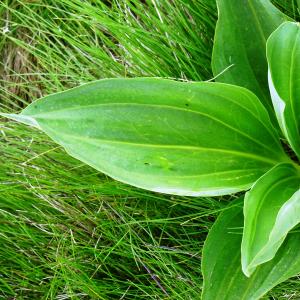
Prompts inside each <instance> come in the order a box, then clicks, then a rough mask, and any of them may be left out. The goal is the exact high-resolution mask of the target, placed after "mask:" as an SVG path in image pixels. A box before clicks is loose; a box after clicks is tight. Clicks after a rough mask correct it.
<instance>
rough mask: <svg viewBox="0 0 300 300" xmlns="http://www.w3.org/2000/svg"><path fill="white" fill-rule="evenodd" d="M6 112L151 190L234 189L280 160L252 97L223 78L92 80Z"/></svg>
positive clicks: (120, 177)
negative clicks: (194, 80) (212, 80)
mask: <svg viewBox="0 0 300 300" xmlns="http://www.w3.org/2000/svg"><path fill="white" fill-rule="evenodd" d="M9 117H11V118H14V119H16V120H18V121H23V122H25V123H27V124H29V125H33V126H36V127H39V128H41V129H42V130H43V131H44V132H45V133H47V134H48V135H49V136H50V137H51V138H52V139H54V140H55V141H56V142H57V143H59V144H60V145H62V146H63V147H64V148H65V149H66V150H67V152H68V153H70V154H71V155H72V156H74V157H76V158H78V159H79V160H81V161H83V162H85V163H87V164H88V165H90V166H92V167H94V168H96V169H97V170H100V171H102V172H104V173H106V174H108V175H110V176H111V177H113V178H115V179H118V180H120V181H123V182H126V183H129V184H132V185H135V186H137V187H141V188H145V189H148V190H152V191H157V192H164V193H172V194H179V195H192V196H196V195H220V194H228V193H233V192H237V191H240V190H244V189H247V188H249V187H250V185H251V184H252V183H253V182H254V181H255V180H257V179H258V178H259V177H260V176H261V175H262V174H264V172H266V171H267V170H269V169H270V168H271V167H272V166H274V165H275V164H276V163H277V162H280V161H284V160H285V159H286V156H285V154H284V153H283V150H282V149H281V146H280V144H279V140H278V136H277V135H276V133H275V132H274V129H273V128H272V125H271V124H270V121H269V118H268V115H267V112H266V110H265V109H264V107H263V106H262V105H261V103H260V102H259V100H258V99H257V97H256V96H255V95H254V94H252V93H251V92H249V91H247V90H246V89H244V88H240V87H236V86H231V85H226V84H218V83H179V82H175V81H170V80H159V79H153V78H152V79H150V78H148V79H147V78H144V79H143V78H140V79H111V80H100V81H97V82H93V83H90V84H87V85H83V86H81V87H78V88H75V89H71V90H69V91H66V92H63V93H58V94H54V95H51V96H48V97H45V98H42V99H40V100H38V101H36V102H34V103H33V104H31V105H30V106H29V107H27V108H26V109H25V110H24V111H23V112H22V113H21V114H19V115H9Z"/></svg>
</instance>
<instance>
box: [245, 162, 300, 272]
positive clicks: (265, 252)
mask: <svg viewBox="0 0 300 300" xmlns="http://www.w3.org/2000/svg"><path fill="white" fill-rule="evenodd" d="M299 188H300V171H299V169H297V168H296V167H294V166H293V165H291V164H280V165H277V166H275V167H274V168H273V169H271V170H270V171H269V172H267V173H266V174H265V175H263V176H262V177H261V178H260V179H259V180H258V181H257V182H256V183H255V184H254V185H253V187H252V188H251V190H250V191H249V192H247V193H246V196H245V204H244V216H245V223H244V232H243V242H242V268H243V271H244V273H245V274H246V275H247V276H250V275H251V274H252V273H253V272H254V270H255V268H256V267H257V266H258V265H260V264H262V263H264V262H266V261H268V260H270V259H272V258H273V257H274V255H275V254H276V252H277V250H278V248H279V247H280V245H281V244H282V243H283V241H284V239H285V237H286V235H287V233H288V232H289V231H290V230H291V229H292V228H293V227H294V226H295V225H297V224H298V223H299V221H300V192H299Z"/></svg>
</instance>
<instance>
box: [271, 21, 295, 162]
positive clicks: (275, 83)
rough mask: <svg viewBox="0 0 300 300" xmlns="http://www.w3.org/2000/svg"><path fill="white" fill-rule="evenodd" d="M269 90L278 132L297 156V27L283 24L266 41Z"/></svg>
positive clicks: (291, 23) (291, 24) (288, 23)
mask: <svg viewBox="0 0 300 300" xmlns="http://www.w3.org/2000/svg"><path fill="white" fill-rule="evenodd" d="M267 59H268V64H269V76H268V79H269V87H270V91H271V97H272V101H273V105H274V108H275V112H276V116H277V119H278V122H279V124H280V127H281V129H282V132H283V133H284V135H285V137H286V138H287V140H288V141H289V143H290V145H291V147H292V148H293V150H294V151H295V152H296V154H297V156H298V157H300V139H299V135H300V117H299V112H300V88H299V86H300V81H299V72H300V26H299V25H298V24H297V23H293V22H286V23H284V24H282V25H281V26H280V27H279V28H278V29H277V30H275V31H274V33H272V35H271V36H270V38H269V39H268V42H267Z"/></svg>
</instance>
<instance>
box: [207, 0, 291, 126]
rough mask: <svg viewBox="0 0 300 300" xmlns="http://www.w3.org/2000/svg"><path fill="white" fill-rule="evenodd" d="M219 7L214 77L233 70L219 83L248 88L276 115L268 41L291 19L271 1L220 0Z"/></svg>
mask: <svg viewBox="0 0 300 300" xmlns="http://www.w3.org/2000/svg"><path fill="white" fill-rule="evenodd" d="M217 5H218V12H219V19H218V22H217V27H216V33H215V42H214V49H213V58H212V68H213V72H214V75H215V76H217V75H219V74H220V73H222V72H223V71H224V70H225V69H227V68H228V67H230V66H232V67H230V69H228V70H227V71H225V72H224V73H222V74H221V75H219V76H218V77H217V78H216V80H217V81H220V82H225V83H231V84H235V85H239V86H243V87H246V88H248V89H249V90H251V91H252V92H254V93H255V94H256V95H257V96H258V97H259V99H260V100H261V101H262V102H263V104H264V105H265V106H266V107H267V108H268V110H269V113H270V115H274V111H273V108H272V105H271V99H270V94H269V90H268V82H267V70H268V67H267V60H266V40H267V38H268V37H269V35H270V34H271V33H272V32H273V31H274V30H275V29H276V28H277V27H278V26H279V25H280V24H281V23H282V22H284V21H286V20H287V19H288V17H287V16H285V15H284V14H283V13H282V12H280V11H279V10H278V9H277V8H275V7H274V6H273V5H272V4H271V3H270V1H269V0H239V1H230V0H229V1H228V0H217ZM274 121H275V120H274Z"/></svg>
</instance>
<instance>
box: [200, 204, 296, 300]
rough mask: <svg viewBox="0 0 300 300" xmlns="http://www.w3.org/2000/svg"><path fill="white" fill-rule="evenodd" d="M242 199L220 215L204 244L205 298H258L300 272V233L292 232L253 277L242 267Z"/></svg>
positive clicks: (231, 299)
mask: <svg viewBox="0 0 300 300" xmlns="http://www.w3.org/2000/svg"><path fill="white" fill-rule="evenodd" d="M242 206H243V202H242V199H240V200H239V201H237V202H235V203H232V204H231V206H230V207H229V208H228V209H226V210H225V211H224V212H223V213H222V214H221V215H220V216H219V218H218V219H217V221H216V222H215V224H214V225H213V227H212V229H211V230H210V232H209V234H208V237H207V240H206V242H205V244H204V248H203V255H202V272H203V276H204V289H203V294H202V299H203V300H216V299H217V300H257V299H261V297H262V296H263V295H265V294H266V293H267V292H268V291H270V290H271V289H272V288H273V287H274V286H276V285H277V284H279V283H280V282H283V281H285V280H287V279H288V278H290V277H292V276H295V275H297V274H298V273H299V272H300V251H299V249H300V234H299V232H297V233H289V234H288V236H287V238H286V240H285V241H284V243H283V245H282V246H281V247H280V249H279V251H278V252H277V254H276V256H275V258H273V259H272V260H271V261H269V262H267V263H265V264H263V265H261V266H259V267H258V268H257V269H256V271H255V272H254V273H253V274H252V276H251V277H250V278H248V277H246V276H245V275H244V274H243V272H242V269H241V249H240V247H241V240H242V227H243V210H242Z"/></svg>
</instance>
